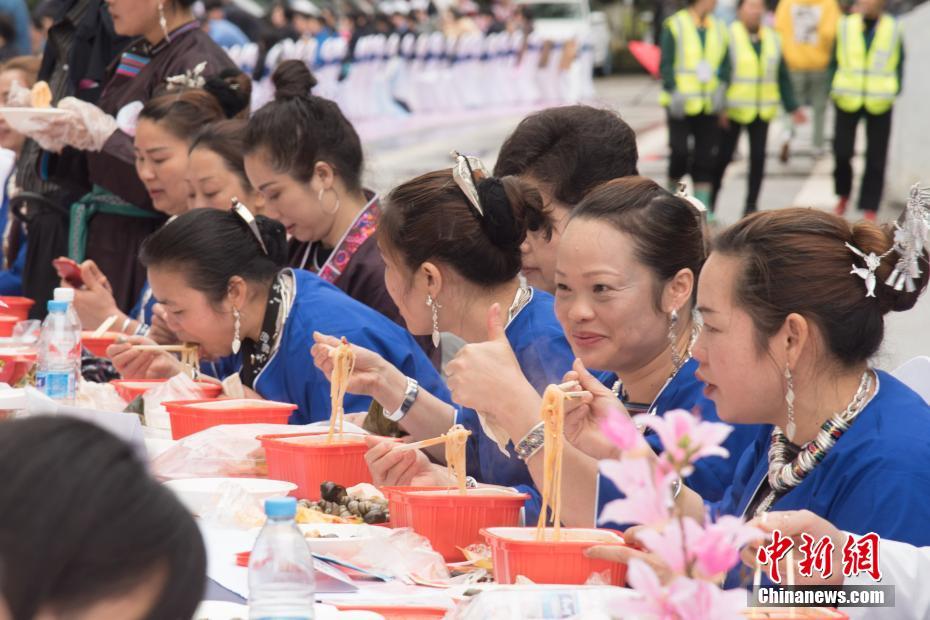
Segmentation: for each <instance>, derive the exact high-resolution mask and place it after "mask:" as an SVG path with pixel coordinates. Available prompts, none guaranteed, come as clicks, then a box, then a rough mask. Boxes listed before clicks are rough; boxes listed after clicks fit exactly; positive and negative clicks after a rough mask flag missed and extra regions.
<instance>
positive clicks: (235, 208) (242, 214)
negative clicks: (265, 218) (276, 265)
mask: <svg viewBox="0 0 930 620" xmlns="http://www.w3.org/2000/svg"><path fill="white" fill-rule="evenodd" d="M231 202H232V209H231V210H232V212H233V213H235V214H236V215H237V216H239V219H241V220H242V221H243V222H245V225H246V226H248V227H249V230H250V231H252V235H254V236H255V240H256V241H258V245H260V246H261V248H262V252H264V253H265V256H268V248H267V247H266V246H265V241H264V240H263V239H262V233H261V231H260V230H259V229H258V223H257V222H256V221H255V216H253V215H252V212H251V211H249V208H248V207H247V206H245V205H244V204H242V203H241V202H239V199H238V198H236V197H235V196H234V197H233V198H232V201H231Z"/></svg>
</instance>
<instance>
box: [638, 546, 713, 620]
mask: <svg viewBox="0 0 930 620" xmlns="http://www.w3.org/2000/svg"><path fill="white" fill-rule="evenodd" d="M626 581H627V584H628V585H629V586H630V587H631V588H633V589H634V590H636V592H637V593H639V594H641V595H642V596H641V597H640V598H636V599H634V600H631V601H630V602H629V603H627V604H626V605H625V606H624V608H623V611H624V615H625V616H626V615H628V616H630V617H633V618H650V619H655V620H677V619H678V618H679V613H680V612H679V608H680V607H681V606H684V605H686V604H687V602H688V600H690V599H692V598H693V597H694V595H695V594H696V590H697V586H696V584H695V583H694V582H693V581H691V580H690V579H684V578H682V577H679V578H676V579H674V580H673V581H672V582H671V583H669V584H668V585H666V586H663V585H662V583H661V582H660V581H659V577H658V576H657V575H656V574H655V571H653V570H652V567H651V566H649V565H648V564H646V563H645V562H644V561H642V560H630V563H629V565H628V566H627V571H626Z"/></svg>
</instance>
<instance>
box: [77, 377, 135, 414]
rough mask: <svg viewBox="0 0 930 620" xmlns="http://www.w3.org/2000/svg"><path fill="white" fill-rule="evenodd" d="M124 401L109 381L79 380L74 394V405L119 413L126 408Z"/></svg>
mask: <svg viewBox="0 0 930 620" xmlns="http://www.w3.org/2000/svg"><path fill="white" fill-rule="evenodd" d="M126 404H127V403H126V401H125V400H123V399H122V398H120V395H119V394H118V393H117V391H116V388H115V387H113V386H112V385H110V384H109V383H91V382H90V381H84V380H81V382H80V384H79V385H78V389H77V394H76V395H75V399H74V405H75V407H83V408H85V409H95V410H97V411H112V412H113V413H121V412H122V411H123V410H124V409H126Z"/></svg>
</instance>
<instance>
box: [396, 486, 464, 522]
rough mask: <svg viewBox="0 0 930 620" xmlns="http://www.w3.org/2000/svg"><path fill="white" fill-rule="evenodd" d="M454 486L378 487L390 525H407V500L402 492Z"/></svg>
mask: <svg viewBox="0 0 930 620" xmlns="http://www.w3.org/2000/svg"><path fill="white" fill-rule="evenodd" d="M454 488H455V487H403V486H401V487H379V490H380V491H381V492H382V493H384V498H385V499H386V500H387V501H388V512H389V513H390V514H391V527H409V526H410V525H409V524H408V523H407V502H405V501H404V494H405V493H409V492H411V491H443V490H446V491H447V490H449V489H454Z"/></svg>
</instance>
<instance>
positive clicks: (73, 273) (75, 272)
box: [52, 257, 84, 288]
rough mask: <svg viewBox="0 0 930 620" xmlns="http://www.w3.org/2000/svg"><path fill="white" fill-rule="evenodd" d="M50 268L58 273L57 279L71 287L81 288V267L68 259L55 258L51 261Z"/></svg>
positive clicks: (82, 280) (82, 284) (82, 283)
mask: <svg viewBox="0 0 930 620" xmlns="http://www.w3.org/2000/svg"><path fill="white" fill-rule="evenodd" d="M52 266H53V267H54V268H55V270H56V271H57V272H58V277H60V278H61V279H63V280H64V281H65V282H67V283H68V284H70V285H71V286H73V287H74V288H83V286H84V278H83V277H82V276H81V266H80V265H78V264H77V263H76V262H74V261H73V260H71V259H70V258H65V257H61V258H56V259H55V260H53V261H52Z"/></svg>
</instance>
